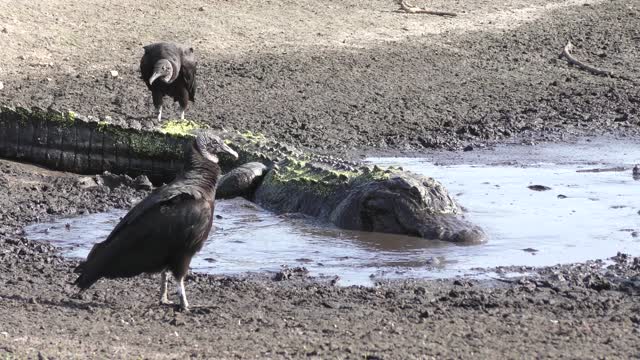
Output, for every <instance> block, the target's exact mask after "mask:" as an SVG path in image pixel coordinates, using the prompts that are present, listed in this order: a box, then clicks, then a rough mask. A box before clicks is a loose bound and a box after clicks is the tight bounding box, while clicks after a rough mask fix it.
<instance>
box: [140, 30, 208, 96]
mask: <svg viewBox="0 0 640 360" xmlns="http://www.w3.org/2000/svg"><path fill="white" fill-rule="evenodd" d="M163 59H165V60H168V61H169V63H171V66H172V67H173V75H172V77H171V79H169V81H168V82H164V81H162V80H159V79H158V80H156V81H154V82H153V84H150V83H149V78H151V76H152V75H153V69H154V66H155V64H156V63H157V62H158V61H160V60H163ZM196 67H197V62H196V60H195V56H194V53H193V48H184V47H182V46H178V45H176V44H172V43H165V42H161V43H155V44H151V45H147V46H145V47H144V55H142V59H140V75H141V78H142V80H144V82H145V84H146V85H147V87H148V88H149V90H151V92H152V94H153V103H154V105H155V106H156V107H159V106H161V105H162V98H163V97H164V96H169V97H172V98H173V100H174V101H177V102H178V103H180V106H181V107H182V108H183V109H186V108H187V106H188V104H189V101H194V99H195V95H196Z"/></svg>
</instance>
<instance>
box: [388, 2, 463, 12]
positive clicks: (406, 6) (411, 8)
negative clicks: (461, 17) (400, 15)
mask: <svg viewBox="0 0 640 360" xmlns="http://www.w3.org/2000/svg"><path fill="white" fill-rule="evenodd" d="M398 4H400V9H398V10H397V11H398V12H405V13H409V14H428V15H438V16H458V14H456V13H452V12H447V11H438V10H428V9H426V8H421V7H417V6H413V5H410V4H408V3H407V2H406V1H405V0H400V1H398Z"/></svg>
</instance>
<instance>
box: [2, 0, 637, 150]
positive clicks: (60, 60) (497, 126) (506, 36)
mask: <svg viewBox="0 0 640 360" xmlns="http://www.w3.org/2000/svg"><path fill="white" fill-rule="evenodd" d="M429 6H430V7H432V8H437V9H442V10H449V11H455V12H458V13H459V14H460V16H458V17H455V18H442V17H437V16H425V15H410V14H400V13H396V12H394V10H395V9H396V8H397V6H396V5H395V4H394V2H393V1H391V0H375V1H369V2H361V1H354V0H345V1H341V2H337V1H328V0H326V1H319V2H318V1H316V2H312V3H311V2H294V1H286V0H274V1H216V2H204V1H199V2H198V1H196V2H180V1H165V2H163V3H162V5H159V3H155V2H151V3H145V2H138V3H132V2H130V1H123V0H109V1H85V2H82V4H81V5H77V4H76V2H72V1H68V0H52V1H48V2H46V3H43V4H39V5H38V6H37V7H36V6H33V5H32V2H29V1H14V0H12V1H7V0H3V1H2V2H0V31H2V32H0V48H2V49H3V55H2V65H0V67H1V70H0V81H2V82H3V83H4V89H3V90H2V91H0V102H1V103H16V104H23V105H28V106H32V105H38V106H43V107H48V106H52V107H55V108H59V109H72V110H75V111H78V112H82V113H84V114H86V115H98V116H107V115H109V116H112V117H113V118H114V119H115V120H116V121H117V120H126V121H128V122H134V121H137V122H140V121H142V122H146V121H151V119H152V116H150V115H151V114H152V112H153V109H152V106H151V99H150V94H149V93H148V91H147V90H146V88H145V86H144V85H143V83H142V82H141V80H140V79H139V78H138V76H139V75H138V63H139V58H140V56H141V55H142V45H144V44H147V43H150V42H153V41H157V40H171V41H179V42H182V43H186V44H190V45H192V46H194V48H195V49H196V51H197V53H198V57H199V64H200V66H199V79H200V90H199V91H198V95H197V97H196V103H195V104H194V106H193V107H192V109H191V111H190V112H189V113H188V116H189V117H190V118H192V119H195V120H198V121H201V122H206V123H209V124H211V125H213V126H217V127H225V128H228V129H237V130H242V131H245V130H252V131H259V132H262V133H265V134H268V135H270V136H273V137H276V138H279V139H282V140H285V141H287V142H289V143H292V144H297V145H299V144H302V145H305V146H308V147H312V148H316V149H329V150H331V151H334V152H335V151H353V150H363V149H371V148H373V149H378V150H380V149H390V150H420V149H424V148H432V147H447V148H460V147H462V146H465V145H467V144H483V143H488V142H493V141H496V140H500V141H504V140H507V139H512V138H514V137H515V138H516V139H517V140H518V141H525V142H531V141H534V142H535V141H544V140H549V141H556V140H562V139H563V138H565V137H571V136H574V135H585V134H586V135H590V134H600V133H614V134H618V135H620V134H622V135H625V134H626V135H635V134H637V133H638V131H639V129H640V126H639V117H638V106H639V104H640V90H639V89H640V88H639V87H638V86H637V84H634V83H632V82H630V81H624V80H619V79H611V78H603V77H598V76H594V75H591V74H589V73H586V72H584V71H582V70H579V69H577V68H575V67H572V66H569V65H567V63H566V61H565V60H560V59H558V54H559V53H560V51H561V50H562V48H563V47H564V45H565V44H566V43H567V41H568V40H571V41H572V42H573V43H574V44H575V46H576V49H575V51H574V53H575V55H576V56H577V57H578V58H580V59H583V60H585V61H587V62H589V63H591V64H592V65H594V66H598V67H601V68H605V69H608V70H611V71H614V72H616V73H619V74H621V75H624V76H628V77H631V78H634V79H638V78H639V77H640V52H639V51H637V49H638V46H639V44H640V30H638V29H640V10H639V9H638V6H637V5H636V4H634V3H633V2H629V1H625V0H613V1H602V0H580V1H577V0H565V1H558V0H556V1H550V0H534V1H531V0H526V1H525V0H506V1H500V2H494V1H482V0H474V1H466V2H461V1H454V2H451V1H444V0H438V1H434V2H429ZM2 29H4V30H2ZM110 70H116V71H118V74H119V75H118V76H117V77H112V76H111V75H110ZM165 115H167V116H173V117H175V116H176V115H177V106H176V107H174V108H173V109H171V110H170V111H168V112H165Z"/></svg>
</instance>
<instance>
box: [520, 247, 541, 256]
mask: <svg viewBox="0 0 640 360" xmlns="http://www.w3.org/2000/svg"><path fill="white" fill-rule="evenodd" d="M522 251H524V252H528V253H531V254H533V255H535V253H537V252H538V251H539V250H538V249H534V248H526V249H522Z"/></svg>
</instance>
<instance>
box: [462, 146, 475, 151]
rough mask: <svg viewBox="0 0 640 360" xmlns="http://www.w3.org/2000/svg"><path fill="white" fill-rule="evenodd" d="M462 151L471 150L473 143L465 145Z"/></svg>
mask: <svg viewBox="0 0 640 360" xmlns="http://www.w3.org/2000/svg"><path fill="white" fill-rule="evenodd" d="M462 151H473V145H467V146H465V147H464V149H462Z"/></svg>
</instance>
